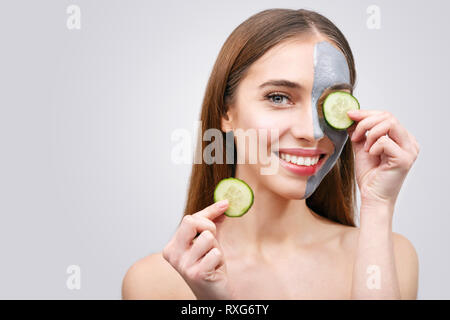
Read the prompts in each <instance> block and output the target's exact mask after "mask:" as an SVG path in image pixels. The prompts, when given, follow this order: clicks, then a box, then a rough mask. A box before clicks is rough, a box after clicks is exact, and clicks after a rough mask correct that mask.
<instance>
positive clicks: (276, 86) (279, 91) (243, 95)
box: [222, 36, 349, 199]
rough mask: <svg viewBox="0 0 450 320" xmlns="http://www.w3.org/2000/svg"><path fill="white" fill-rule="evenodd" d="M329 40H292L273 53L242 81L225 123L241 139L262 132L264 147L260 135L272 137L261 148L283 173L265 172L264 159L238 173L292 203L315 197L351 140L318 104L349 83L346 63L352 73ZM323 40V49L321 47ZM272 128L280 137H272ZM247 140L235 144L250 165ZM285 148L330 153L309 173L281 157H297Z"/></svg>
mask: <svg viewBox="0 0 450 320" xmlns="http://www.w3.org/2000/svg"><path fill="white" fill-rule="evenodd" d="M324 40H325V39H323V38H318V37H317V36H314V37H313V36H309V37H306V36H305V37H302V38H295V39H290V40H286V41H284V42H282V43H280V44H278V45H277V46H275V47H273V48H272V49H270V50H269V51H267V52H266V53H265V54H264V55H263V56H262V57H261V58H260V59H258V60H257V61H255V62H254V63H253V64H252V65H251V66H250V68H249V69H248V71H247V74H246V76H245V77H244V78H243V79H242V80H241V82H240V84H239V86H238V87H237V92H236V100H235V103H234V104H233V105H232V106H230V108H229V111H228V120H223V122H222V130H224V131H228V130H233V131H234V132H235V136H238V134H239V133H237V131H236V129H241V130H243V132H246V131H247V130H253V131H255V130H256V131H257V136H258V143H260V141H259V140H260V138H261V137H260V134H258V132H259V133H261V132H264V133H266V132H267V133H268V135H267V136H268V139H267V140H265V141H266V143H265V144H263V145H260V146H261V147H262V148H261V149H263V148H265V149H266V150H265V152H266V153H267V155H270V161H271V165H272V166H273V165H274V164H275V166H274V167H275V168H277V170H274V171H273V173H272V174H261V169H262V168H263V167H264V168H267V167H268V165H263V164H262V163H261V162H260V161H259V160H260V159H259V156H258V163H255V164H251V165H244V166H242V165H241V164H237V166H239V168H238V170H239V172H241V173H242V171H245V173H244V176H245V177H247V178H249V177H250V179H251V180H252V182H253V183H255V181H256V183H257V184H262V185H264V186H265V187H266V188H268V189H270V190H272V191H273V192H275V193H277V194H280V195H281V196H283V197H285V198H289V199H304V198H307V197H308V196H309V195H311V194H312V192H313V191H314V190H315V189H316V188H317V186H318V185H319V183H320V181H321V180H322V179H323V177H324V176H325V175H326V173H327V172H328V171H329V170H330V169H331V168H332V167H333V165H334V164H335V162H336V160H337V158H338V157H339V154H340V152H341V151H342V147H343V144H344V143H345V141H346V138H347V136H348V135H347V133H346V131H345V130H344V132H342V131H341V132H337V131H336V130H333V129H331V128H330V127H328V126H327V125H326V124H325V122H324V121H323V119H322V117H321V116H319V115H318V111H317V100H318V98H319V96H320V95H321V94H322V92H323V90H324V89H326V88H327V87H329V86H332V85H335V84H337V83H347V84H348V83H349V76H348V66H347V62H346V61H345V66H344V69H347V70H344V72H342V67H343V66H342V63H343V62H342V58H343V59H344V60H345V58H344V57H343V55H342V53H341V52H340V51H339V50H338V49H337V47H335V46H334V45H332V44H331V42H326V43H324V42H323V41H324ZM319 42H321V46H318V45H317V44H318V43H319ZM323 45H325V46H323ZM319 47H320V48H319ZM315 51H316V52H315ZM339 55H340V56H339ZM318 59H320V61H318ZM330 75H331V76H330ZM325 126H327V127H325ZM260 129H264V130H263V131H258V130H260ZM271 129H275V130H277V131H278V134H277V135H274V134H272V135H270V133H271ZM241 141H242V140H239V139H238V138H236V140H235V142H236V147H237V153H238V155H239V156H242V154H243V153H245V157H244V158H245V163H246V164H248V163H249V146H250V143H249V140H247V142H246V143H245V145H243V143H241ZM262 141H264V140H262ZM285 148H287V149H289V148H303V149H320V150H321V153H323V154H324V155H323V156H322V157H321V159H320V160H319V163H318V166H317V169H316V170H315V172H314V173H313V174H311V173H310V174H309V175H305V173H299V172H298V171H296V170H295V169H298V167H297V168H294V169H292V168H293V167H292V164H288V163H287V162H286V161H285V160H286V159H285V160H283V159H281V157H284V158H285V156H286V155H287V154H289V153H290V154H291V156H290V158H291V159H292V155H293V153H291V152H290V151H292V150H284V151H287V153H285V155H280V152H278V150H279V149H285ZM271 151H272V152H271ZM274 151H275V152H274ZM259 152H261V150H259ZM312 158H313V157H312ZM297 159H298V158H297ZM266 163H267V162H266Z"/></svg>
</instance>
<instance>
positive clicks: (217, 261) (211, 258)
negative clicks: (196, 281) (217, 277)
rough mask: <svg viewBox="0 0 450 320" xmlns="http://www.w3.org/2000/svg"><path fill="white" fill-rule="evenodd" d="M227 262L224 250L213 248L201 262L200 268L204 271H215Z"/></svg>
mask: <svg viewBox="0 0 450 320" xmlns="http://www.w3.org/2000/svg"><path fill="white" fill-rule="evenodd" d="M224 263H225V260H224V257H223V254H222V252H221V251H220V250H219V249H218V248H212V249H211V250H209V252H208V253H207V254H206V255H205V256H204V257H203V259H201V260H200V262H199V266H198V267H199V269H200V270H203V271H204V272H206V273H207V274H208V273H214V272H215V270H216V269H217V268H220V267H221V266H222V265H223V264H224Z"/></svg>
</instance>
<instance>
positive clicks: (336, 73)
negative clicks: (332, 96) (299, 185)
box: [302, 41, 350, 199]
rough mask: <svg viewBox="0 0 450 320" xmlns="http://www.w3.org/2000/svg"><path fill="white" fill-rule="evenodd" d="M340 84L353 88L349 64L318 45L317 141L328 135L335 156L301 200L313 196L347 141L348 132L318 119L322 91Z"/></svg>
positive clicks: (312, 179) (315, 89) (312, 180)
mask: <svg viewBox="0 0 450 320" xmlns="http://www.w3.org/2000/svg"><path fill="white" fill-rule="evenodd" d="M338 83H348V84H350V70H349V68H348V65H347V60H346V59H345V57H344V55H343V54H342V52H341V51H339V50H338V49H336V48H335V47H334V46H333V45H332V44H330V43H329V42H327V41H321V42H317V43H316V44H315V46H314V84H313V89H312V98H311V102H312V103H311V106H312V109H313V110H312V119H313V128H314V137H315V139H320V138H322V137H323V136H324V134H325V135H327V137H329V138H330V140H331V141H332V142H333V144H334V152H333V154H332V155H331V156H330V157H329V158H328V159H327V161H326V162H325V163H324V164H323V165H322V167H321V168H320V169H319V170H318V171H317V172H316V174H315V175H313V176H310V177H309V178H308V181H307V183H306V190H305V195H304V196H303V198H302V199H306V198H308V197H309V196H311V194H312V193H313V192H314V191H315V190H316V188H317V187H318V186H319V184H320V182H321V181H322V179H323V178H324V177H325V176H326V175H327V173H328V172H329V171H330V170H331V169H332V168H333V166H334V165H335V164H336V161H337V159H338V158H339V156H340V155H341V152H342V149H343V148H344V145H345V142H346V141H347V138H348V133H347V130H342V131H338V130H335V129H333V128H331V127H330V126H329V125H328V124H327V123H326V122H325V120H324V119H319V115H318V106H317V102H318V101H319V98H320V96H321V95H322V93H323V91H324V90H325V89H326V88H328V87H330V86H332V85H334V84H338Z"/></svg>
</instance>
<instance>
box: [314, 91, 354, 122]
mask: <svg viewBox="0 0 450 320" xmlns="http://www.w3.org/2000/svg"><path fill="white" fill-rule="evenodd" d="M322 110H323V117H324V119H325V121H326V122H327V123H328V124H329V125H330V126H331V127H332V128H334V129H336V130H344V129H347V128H348V127H350V126H351V125H352V124H353V122H354V121H353V120H352V119H350V118H349V116H348V115H347V111H350V110H359V102H358V100H357V99H356V98H355V97H354V96H352V95H351V94H350V93H348V92H345V91H335V92H332V93H330V94H329V95H328V96H327V97H326V98H325V101H324V102H323V109H322Z"/></svg>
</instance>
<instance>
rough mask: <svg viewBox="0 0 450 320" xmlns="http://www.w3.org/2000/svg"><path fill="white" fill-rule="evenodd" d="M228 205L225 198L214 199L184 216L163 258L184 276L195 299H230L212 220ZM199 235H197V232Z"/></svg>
mask: <svg viewBox="0 0 450 320" xmlns="http://www.w3.org/2000/svg"><path fill="white" fill-rule="evenodd" d="M227 208H228V200H222V201H219V202H216V203H214V204H212V205H210V206H208V207H206V208H205V209H203V210H201V211H199V212H196V213H194V214H192V215H185V216H184V217H183V220H182V222H181V224H180V225H179V227H178V229H177V231H176V232H175V235H174V236H173V238H172V239H171V240H170V241H169V243H168V244H167V245H166V246H165V247H164V249H163V252H162V253H163V257H164V259H166V260H167V261H168V262H169V263H170V264H171V265H172V266H173V267H174V268H175V269H176V270H177V271H178V273H179V274H180V275H181V276H182V277H183V278H184V280H185V281H186V283H187V284H188V285H189V287H190V288H191V290H192V292H193V293H194V294H195V296H196V297H197V299H198V300H213V299H220V300H230V299H232V296H233V293H232V289H231V287H230V286H229V282H228V277H227V272H226V266H225V260H224V255H223V250H222V249H221V247H220V244H219V242H218V241H217V239H216V225H215V223H214V222H213V220H214V219H216V218H217V217H219V216H220V215H221V214H223V213H224V212H225V211H226V209H227ZM198 233H200V235H199V236H198V237H197V238H196V235H197V234H198Z"/></svg>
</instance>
